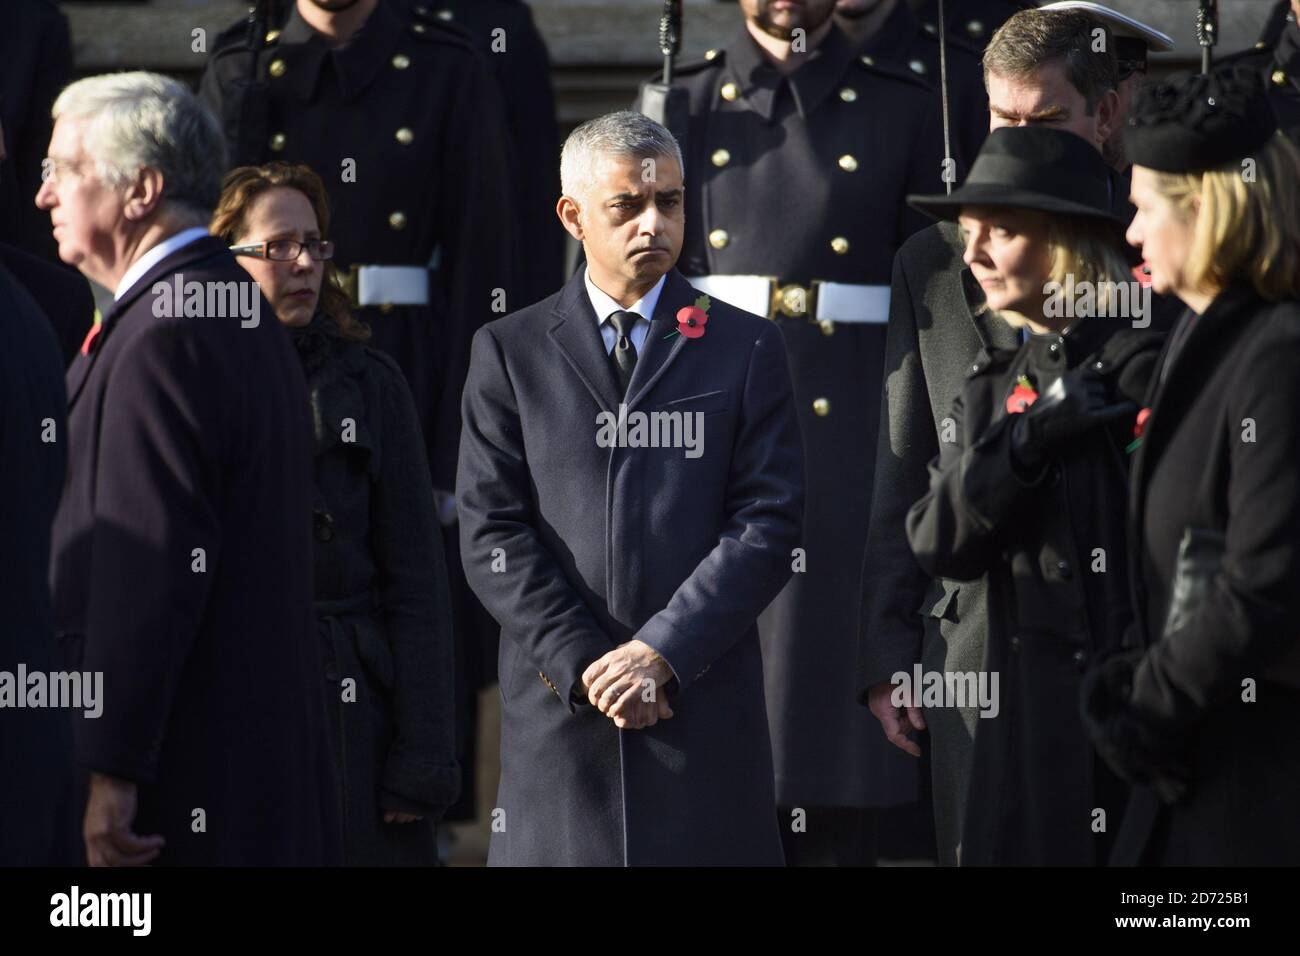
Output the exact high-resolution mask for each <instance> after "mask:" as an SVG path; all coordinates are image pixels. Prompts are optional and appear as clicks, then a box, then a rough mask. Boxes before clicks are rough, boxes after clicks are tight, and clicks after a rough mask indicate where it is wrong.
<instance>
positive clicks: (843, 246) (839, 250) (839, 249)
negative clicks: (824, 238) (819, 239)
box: [831, 236, 849, 256]
mask: <svg viewBox="0 0 1300 956" xmlns="http://www.w3.org/2000/svg"><path fill="white" fill-rule="evenodd" d="M831 251H833V252H834V253H835V254H836V255H837V256H842V255H844V253H846V252H848V251H849V241H848V240H847V239H845V238H844V237H843V236H836V237H835V238H834V239H832V240H831Z"/></svg>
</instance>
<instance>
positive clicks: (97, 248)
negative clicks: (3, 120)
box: [36, 116, 126, 288]
mask: <svg viewBox="0 0 1300 956" xmlns="http://www.w3.org/2000/svg"><path fill="white" fill-rule="evenodd" d="M85 125H86V124H85V120H81V119H70V118H68V117H62V116H61V117H59V119H58V120H56V121H55V123H54V132H53V135H51V137H50V147H49V162H48V163H47V166H46V169H45V170H44V171H43V173H44V176H43V181H42V183H41V188H40V189H39V190H37V192H36V205H37V206H38V207H39V208H41V209H45V210H48V211H49V214H50V224H51V226H52V227H53V230H54V241H55V242H57V243H58V245H59V258H60V259H62V260H63V261H64V262H66V263H67V264H68V265H70V266H75V267H76V268H77V269H79V270H80V271H81V272H82V274H83V275H85V276H86V277H88V278H90V279H93V280H94V281H96V282H98V283H99V284H100V285H103V286H107V287H108V288H112V287H113V286H114V285H115V284H116V280H115V279H114V278H113V276H114V275H115V273H116V271H117V269H118V263H117V252H116V248H117V246H116V244H115V243H114V236H115V235H116V234H117V233H118V232H119V231H120V229H121V227H122V225H123V218H124V210H125V208H126V189H125V188H123V189H114V188H112V187H110V186H108V185H106V184H105V183H103V182H101V181H100V179H99V177H98V176H97V175H96V173H95V165H94V163H93V162H92V161H91V159H90V158H89V157H88V156H87V155H86V153H85V150H84V149H83V147H82V135H83V133H84V130H85Z"/></svg>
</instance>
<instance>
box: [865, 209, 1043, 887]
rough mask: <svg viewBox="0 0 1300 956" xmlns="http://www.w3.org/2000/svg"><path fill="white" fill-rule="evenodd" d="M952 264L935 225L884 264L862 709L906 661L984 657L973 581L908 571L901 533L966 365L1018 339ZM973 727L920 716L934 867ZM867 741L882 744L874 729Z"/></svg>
mask: <svg viewBox="0 0 1300 956" xmlns="http://www.w3.org/2000/svg"><path fill="white" fill-rule="evenodd" d="M961 257H962V243H961V239H960V238H959V236H958V233H957V226H956V224H955V223H946V222H941V223H937V224H936V225H933V226H931V227H929V228H928V229H923V230H921V231H920V232H918V233H917V234H916V235H915V236H913V237H912V238H911V239H909V240H908V241H907V242H905V243H904V244H903V247H902V248H901V249H900V250H899V251H898V256H897V257H896V258H895V260H894V274H893V282H892V284H891V287H890V301H889V334H888V338H887V340H886V343H885V370H884V371H885V385H884V390H883V395H882V398H881V411H880V438H879V444H878V446H877V450H876V464H875V485H874V487H873V489H872V494H871V523H870V530H869V531H868V533H867V548H866V558H865V560H864V561H863V564H862V604H861V618H860V628H861V631H860V642H859V653H858V671H857V680H856V682H855V684H854V691H855V694H856V696H857V697H858V699H859V701H860V702H862V703H864V704H865V703H866V697H867V691H868V690H869V689H870V688H871V687H872V685H874V684H878V683H881V682H882V681H888V680H889V679H890V677H891V675H893V674H894V673H896V672H898V671H907V672H910V671H911V669H912V665H913V664H915V663H918V662H919V663H921V664H922V666H923V667H924V668H925V669H926V670H933V671H943V670H954V671H968V670H974V669H978V668H979V667H980V666H981V663H982V661H983V659H984V632H985V618H986V607H985V594H984V591H985V588H984V582H983V581H982V580H975V581H961V582H958V581H954V580H951V579H945V578H932V577H931V576H930V575H929V574H927V573H926V572H925V571H924V570H923V569H922V568H921V566H920V565H918V564H917V563H916V558H915V557H913V555H912V549H911V547H910V546H909V545H908V542H907V531H906V529H905V526H904V521H905V519H906V517H907V512H908V509H909V508H911V507H912V505H913V504H914V503H915V502H916V501H917V499H919V498H920V497H921V496H922V495H924V494H925V493H926V491H927V490H928V488H929V477H928V474H927V466H928V464H929V462H930V461H931V460H933V459H934V458H935V457H936V456H937V455H938V454H939V434H940V432H941V430H942V429H943V419H945V418H946V417H948V412H949V410H950V409H951V407H952V402H953V399H954V398H956V397H957V395H958V393H959V392H960V391H961V390H962V387H963V384H964V383H965V381H966V378H967V376H969V375H970V373H971V369H972V366H973V365H974V364H975V363H976V362H977V361H978V360H980V359H983V358H987V355H988V353H989V351H990V350H991V349H994V348H1002V349H1008V348H1015V347H1016V346H1017V345H1018V344H1019V341H1020V338H1019V334H1018V333H1017V332H1016V331H1015V330H1014V329H1012V328H1011V327H1010V326H1009V325H1007V324H1006V322H1004V321H1002V319H1000V318H999V317H998V316H996V315H994V314H992V313H991V312H989V311H988V308H987V306H986V305H985V303H984V293H983V291H982V290H981V289H980V287H979V283H978V282H976V281H975V278H974V277H973V276H972V275H971V272H970V269H968V268H967V267H966V266H965V265H963V263H962V258H961ZM874 722H875V721H874V718H873V723H874ZM977 722H978V718H977V716H976V710H975V709H974V708H965V709H963V710H943V711H938V712H935V713H933V714H931V715H929V716H928V717H927V725H928V727H929V731H930V743H931V746H932V748H933V760H932V763H931V772H932V776H933V785H934V790H933V793H934V812H935V830H936V836H937V841H938V850H939V859H940V862H942V863H947V864H950V865H951V864H954V863H956V861H957V853H956V851H957V844H958V842H959V840H960V836H959V831H960V824H961V818H962V814H963V813H964V812H965V811H964V799H965V793H966V778H967V766H968V763H969V760H970V753H971V740H972V737H973V735H974V732H975V724H976V723H977ZM875 733H876V735H877V736H879V737H881V739H882V740H883V739H884V738H883V734H881V732H880V727H879V725H878V724H877V725H876V727H875ZM887 746H889V747H890V749H894V748H893V745H892V744H888V745H887ZM900 754H901V751H900ZM904 759H908V760H910V759H911V758H907V757H906V756H905V755H904Z"/></svg>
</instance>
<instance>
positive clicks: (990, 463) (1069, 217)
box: [904, 127, 1159, 865]
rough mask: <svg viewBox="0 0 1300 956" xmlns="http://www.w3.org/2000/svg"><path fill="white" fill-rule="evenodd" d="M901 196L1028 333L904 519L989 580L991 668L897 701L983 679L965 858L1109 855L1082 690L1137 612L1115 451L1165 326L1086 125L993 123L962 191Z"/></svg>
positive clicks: (921, 541)
mask: <svg viewBox="0 0 1300 956" xmlns="http://www.w3.org/2000/svg"><path fill="white" fill-rule="evenodd" d="M911 201H912V202H913V204H914V205H917V206H919V207H920V208H922V209H925V210H926V211H928V212H931V213H933V214H934V215H937V216H940V217H942V218H947V219H955V220H956V221H957V222H958V223H959V224H960V226H961V228H962V231H963V233H964V235H965V241H966V252H965V256H964V258H965V261H966V263H967V265H968V266H969V267H970V269H971V272H972V274H973V275H974V277H975V279H977V280H978V281H979V283H980V286H981V287H982V288H983V290H984V294H985V298H986V301H987V303H988V307H989V308H990V309H992V310H993V311H995V312H997V313H998V314H1000V315H1001V316H1002V317H1003V318H1005V319H1006V320H1007V322H1009V323H1010V324H1011V325H1013V326H1015V327H1018V328H1020V329H1022V330H1023V333H1024V343H1023V344H1022V345H1021V347H1020V348H1019V349H1016V350H1014V351H998V352H995V353H993V354H992V355H991V356H989V357H988V358H986V359H984V360H982V361H980V362H979V363H977V364H976V366H975V367H974V369H973V370H972V374H971V376H970V378H969V379H968V381H967V384H966V386H965V388H964V390H963V391H962V393H961V394H960V395H959V396H957V399H956V401H955V403H954V405H953V408H952V411H951V413H950V415H949V416H948V418H947V419H945V420H944V421H943V422H941V425H940V437H941V439H942V440H941V442H940V448H941V451H940V454H939V457H938V458H937V459H936V460H935V461H934V462H933V463H932V464H931V469H930V470H931V484H930V491H929V492H928V493H927V494H926V495H925V497H923V498H922V499H921V500H920V501H918V502H917V503H916V504H915V505H914V506H913V507H912V509H911V511H910V512H909V513H908V516H907V534H908V540H909V542H910V543H911V545H912V550H913V552H914V553H915V555H916V558H917V560H918V562H919V563H920V564H921V566H922V568H924V569H925V571H926V572H927V573H928V574H931V575H934V576H936V577H939V576H942V577H944V578H949V579H955V580H961V581H966V580H975V579H980V578H986V579H987V581H988V593H989V609H988V614H989V620H988V639H987V645H986V647H987V650H986V659H985V664H984V670H983V672H981V673H980V674H976V675H969V677H964V676H959V675H952V678H951V686H953V687H954V688H955V687H957V686H958V684H959V683H960V684H961V686H963V687H964V688H965V689H966V690H965V693H966V695H967V700H966V701H960V700H956V699H947V698H945V697H942V696H933V695H932V696H929V697H927V696H925V695H924V694H922V695H921V699H920V700H919V701H905V702H904V703H908V704H912V703H919V704H921V705H923V706H959V705H962V704H963V703H964V704H965V705H966V706H970V705H971V704H972V701H971V700H970V695H971V693H972V692H974V693H975V695H976V698H977V699H976V701H974V703H978V706H979V708H980V713H981V719H980V720H979V721H978V726H977V728H976V732H975V749H974V755H973V759H972V765H971V777H970V782H969V789H968V795H967V801H966V818H965V822H964V825H963V829H962V840H961V846H960V862H961V863H962V864H963V865H972V864H974V865H988V864H1032V865H1043V864H1073V865H1088V864H1095V863H1101V862H1104V861H1105V859H1106V856H1107V853H1108V850H1109V843H1108V837H1107V835H1106V832H1098V830H1097V828H1096V816H1095V811H1096V809H1098V808H1100V809H1102V810H1103V811H1104V814H1105V815H1106V816H1107V817H1108V818H1110V819H1113V820H1118V819H1119V818H1120V816H1121V814H1122V812H1123V806H1124V800H1125V797H1126V788H1125V787H1124V786H1123V784H1122V782H1121V781H1120V780H1118V779H1117V778H1116V777H1115V776H1114V775H1113V774H1111V773H1110V772H1109V771H1108V770H1107V768H1106V767H1105V766H1104V765H1102V764H1101V761H1100V760H1098V759H1097V757H1096V753H1095V751H1094V750H1093V749H1092V747H1091V745H1090V744H1089V741H1088V737H1087V734H1086V732H1085V730H1084V726H1083V721H1082V718H1081V714H1080V707H1079V697H1080V686H1081V680H1082V677H1083V673H1084V669H1085V667H1086V665H1087V664H1088V662H1089V661H1091V660H1093V659H1095V658H1097V657H1099V656H1100V655H1102V654H1103V653H1105V652H1107V651H1110V650H1113V649H1115V648H1117V647H1118V646H1119V644H1120V640H1121V637H1122V635H1123V632H1124V630H1125V628H1126V626H1127V625H1128V623H1129V620H1130V617H1131V614H1130V606H1131V605H1130V602H1129V598H1128V593H1127V586H1126V580H1125V551H1126V548H1125V523H1124V500H1125V489H1126V486H1127V478H1128V467H1127V466H1128V459H1127V456H1126V454H1125V449H1126V448H1127V446H1128V445H1129V443H1130V442H1131V440H1132V429H1133V426H1134V421H1135V417H1136V413H1137V409H1138V406H1137V404H1136V402H1135V401H1134V400H1133V399H1134V398H1135V397H1140V395H1141V392H1142V390H1143V388H1142V385H1143V384H1144V382H1145V378H1146V374H1147V373H1148V372H1149V370H1150V367H1151V365H1152V363H1153V362H1154V358H1155V354H1156V349H1157V348H1158V344H1159V337H1158V335H1155V334H1153V333H1151V332H1148V331H1141V330H1135V329H1134V328H1133V325H1134V324H1137V325H1139V326H1144V325H1145V324H1146V317H1145V316H1142V315H1137V314H1133V313H1136V312H1137V311H1139V309H1140V308H1141V300H1140V297H1139V298H1138V299H1136V300H1135V299H1134V297H1133V296H1132V289H1133V286H1130V285H1127V283H1128V281H1129V280H1130V279H1131V276H1130V275H1129V270H1128V268H1127V266H1126V264H1125V261H1124V258H1123V250H1124V246H1123V239H1122V229H1123V227H1122V225H1121V224H1120V223H1119V222H1118V221H1117V220H1116V219H1115V218H1114V216H1113V214H1112V213H1111V211H1110V210H1111V205H1112V204H1111V202H1110V197H1109V190H1108V170H1107V168H1106V164H1105V163H1104V161H1103V160H1102V158H1101V155H1100V153H1099V152H1098V151H1097V149H1096V148H1095V147H1094V146H1092V145H1091V144H1089V143H1088V142H1087V141H1085V140H1084V139H1083V138H1081V137H1079V136H1075V135H1074V134H1072V133H1067V132H1065V131H1063V130H1056V129H1048V128H1045V127H1012V128H1005V129H996V130H994V131H993V132H992V133H991V134H990V135H989V138H988V140H987V141H986V142H985V144H984V147H983V148H982V149H981V150H980V153H979V156H978V157H977V158H976V160H975V163H974V164H973V166H972V168H971V173H970V176H969V177H968V179H967V181H966V182H965V183H963V184H962V186H961V188H959V189H957V190H955V191H954V192H953V193H952V194H951V195H949V196H931V197H912V200H911ZM1135 305H1136V306H1137V308H1135ZM931 613H936V614H939V615H943V614H947V613H950V609H949V608H946V607H944V608H937V609H936V610H935V611H932V612H931ZM948 683H949V681H945V684H948ZM912 685H913V686H912V688H911V689H912V690H913V691H916V690H917V688H916V687H915V681H914V680H913V682H912ZM1110 832H1113V828H1112V829H1111V831H1110Z"/></svg>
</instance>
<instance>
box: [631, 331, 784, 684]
mask: <svg viewBox="0 0 1300 956" xmlns="http://www.w3.org/2000/svg"><path fill="white" fill-rule="evenodd" d="M803 497H804V476H803V444H802V440H801V438H800V435H799V424H798V420H797V418H796V413H795V406H794V393H793V389H792V386H791V382H790V370H789V366H788V364H787V361H786V354H785V346H784V344H783V342H782V339H781V332H780V331H779V330H778V329H777V328H775V326H772V325H770V324H769V325H767V326H766V327H764V328H763V330H762V332H761V333H760V335H759V338H758V340H757V341H756V342H755V343H754V348H753V350H752V352H751V353H750V363H749V369H748V372H747V375H746V381H745V385H744V397H743V400H742V409H741V413H740V420H739V423H738V425H737V434H736V437H735V440H734V442H733V445H732V451H731V471H730V476H729V482H728V487H727V493H726V502H725V508H726V522H725V525H724V528H723V531H722V535H721V536H720V537H719V539H718V543H717V544H716V545H715V546H714V547H713V550H712V551H710V552H709V553H708V554H707V555H706V556H705V557H704V559H703V560H702V561H701V562H700V563H699V564H698V565H697V566H696V567H695V570H694V571H692V572H691V574H690V576H689V577H688V578H687V579H686V580H685V581H683V582H682V583H681V585H680V586H678V588H677V591H676V592H675V593H674V594H673V596H672V598H671V599H670V600H669V601H668V606H667V607H665V608H664V609H663V610H662V611H660V612H659V613H657V614H655V615H654V616H653V617H651V618H650V620H648V621H647V622H646V623H645V624H644V625H643V626H642V627H641V629H640V630H639V631H638V632H637V634H636V638H637V639H638V640H641V641H644V642H645V643H646V644H649V645H650V646H651V647H653V648H654V649H655V650H656V651H657V652H658V653H659V654H660V655H661V656H662V657H663V658H664V660H666V661H667V662H668V665H669V666H670V667H671V668H672V669H673V672H674V673H675V674H676V675H677V679H678V682H679V685H680V689H681V690H683V691H684V690H685V689H686V687H687V686H688V685H689V684H691V683H693V682H694V681H695V680H697V679H698V678H699V677H700V676H701V674H702V672H703V671H704V670H705V668H707V667H708V666H709V665H710V664H711V663H713V661H715V660H717V659H718V658H719V657H721V656H722V655H723V654H725V653H726V652H727V651H728V650H730V649H731V647H732V646H733V645H734V644H735V643H736V641H737V640H739V639H740V637H741V636H742V635H743V634H744V633H745V632H746V631H747V630H748V629H749V628H751V627H752V626H753V625H754V622H755V621H756V620H757V619H758V615H759V614H760V613H761V612H762V611H763V609H764V608H765V607H767V605H768V604H770V603H771V601H772V599H773V598H775V597H776V595H777V592H779V591H780V590H781V588H782V587H783V586H784V585H785V583H786V581H787V580H789V578H790V575H791V573H792V566H791V561H792V556H791V552H792V550H793V549H794V548H795V547H796V546H798V544H799V542H800V535H801V534H802V531H803Z"/></svg>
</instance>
